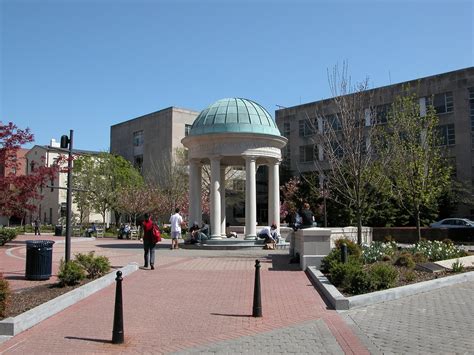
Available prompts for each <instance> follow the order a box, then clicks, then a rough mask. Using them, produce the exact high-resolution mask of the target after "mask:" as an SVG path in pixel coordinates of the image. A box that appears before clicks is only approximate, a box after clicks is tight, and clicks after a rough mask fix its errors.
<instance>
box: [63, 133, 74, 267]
mask: <svg viewBox="0 0 474 355" xmlns="http://www.w3.org/2000/svg"><path fill="white" fill-rule="evenodd" d="M73 133H74V131H73V130H72V129H71V130H70V131H69V137H68V136H66V135H64V136H61V148H69V151H68V159H67V197H66V263H67V262H69V260H71V204H72V137H73Z"/></svg>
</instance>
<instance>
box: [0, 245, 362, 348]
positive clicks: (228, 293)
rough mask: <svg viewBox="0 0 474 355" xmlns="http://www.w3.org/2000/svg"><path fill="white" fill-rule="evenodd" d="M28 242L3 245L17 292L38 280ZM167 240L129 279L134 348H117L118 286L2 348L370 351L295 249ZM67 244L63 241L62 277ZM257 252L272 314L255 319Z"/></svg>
mask: <svg viewBox="0 0 474 355" xmlns="http://www.w3.org/2000/svg"><path fill="white" fill-rule="evenodd" d="M28 238H29V237H20V238H18V239H17V240H16V241H15V244H13V245H9V247H10V248H6V249H2V253H3V254H4V255H2V260H6V262H5V263H3V262H2V265H1V269H0V270H1V271H2V272H4V274H5V275H6V277H7V278H9V280H10V281H11V283H12V285H13V288H14V289H21V288H24V287H27V285H30V283H31V281H25V280H22V277H23V276H24V259H23V258H24V253H25V246H24V245H22V244H21V243H22V242H24V240H26V239H28ZM42 238H44V236H42ZM51 238H55V239H54V240H58V237H51ZM30 239H31V238H30ZM61 240H63V238H61ZM61 240H59V241H61ZM166 243H168V241H165V242H164V244H161V245H159V248H158V249H157V253H156V254H157V255H156V256H157V261H156V270H153V271H152V270H138V271H137V272H135V273H133V274H131V275H129V276H128V277H126V278H125V279H124V281H123V285H122V287H123V307H124V334H125V344H123V345H113V344H111V338H112V325H113V312H114V299H115V287H114V285H112V286H109V287H107V288H105V289H103V290H101V291H99V292H97V293H95V294H93V295H92V296H90V297H88V298H86V299H84V300H83V301H80V302H79V303H76V304H75V305H73V306H71V307H69V308H68V309H66V310H64V311H62V312H60V313H58V314H56V315H55V316H53V317H51V318H49V319H47V320H45V321H43V322H42V323H40V324H38V325H37V326H34V327H33V328H31V329H29V330H27V331H25V332H23V333H21V334H19V335H17V336H15V337H13V338H12V339H10V340H8V341H6V342H4V343H3V344H1V345H0V353H1V354H3V353H5V354H14V353H31V352H32V353H62V354H63V353H75V354H77V353H84V354H85V353H111V352H124V353H174V352H181V353H188V352H190V353H192V352H209V351H210V350H209V349H212V348H213V347H217V348H216V352H219V349H225V346H226V345H225V344H226V343H225V342H229V341H230V342H232V348H231V350H229V351H231V352H246V351H250V352H252V353H274V352H290V351H296V352H298V353H348V354H351V353H354V354H364V353H368V351H367V348H366V347H365V346H364V345H363V343H362V342H361V341H360V340H359V339H358V337H357V336H356V334H355V333H354V331H353V330H352V328H351V327H350V326H348V325H347V323H346V322H345V321H344V320H343V318H342V317H341V316H340V315H339V314H338V313H337V312H336V311H334V310H330V309H328V308H327V306H326V304H325V303H324V301H323V299H322V298H321V296H320V295H319V293H318V292H317V291H316V289H315V288H314V287H313V285H312V284H311V282H310V281H309V279H308V277H307V275H306V274H305V273H304V272H302V271H300V270H297V268H296V267H295V266H294V265H291V264H288V259H289V258H288V255H287V253H288V252H287V251H275V252H273V251H271V253H272V254H271V255H268V251H264V250H259V251H246V252H242V251H212V252H209V251H207V252H204V251H201V250H181V249H180V250H169V249H168V248H166V247H167V245H166ZM62 246H63V244H61V243H56V244H55V245H54V252H53V273H55V272H56V271H54V270H57V265H58V263H59V260H60V258H61V257H62V256H63V255H64V249H63V248H62ZM12 248H13V249H12ZM72 250H73V254H74V253H77V252H88V251H91V250H95V251H96V253H98V254H102V255H107V256H108V257H109V258H110V260H111V262H112V264H113V265H114V266H124V265H126V264H128V263H129V262H138V263H139V264H140V265H141V264H142V263H143V260H142V258H143V251H142V246H141V243H140V242H138V241H127V240H116V239H111V240H107V239H106V238H104V239H100V240H73V242H72ZM256 258H258V259H259V260H261V265H262V267H261V272H260V279H261V290H262V312H263V317H262V318H254V317H252V316H251V314H252V302H253V292H254V277H255V259H256ZM22 273H23V274H22ZM49 282H54V277H53V278H52V279H51V280H50V281H49ZM34 283H35V282H34ZM223 344H224V345H223ZM222 346H224V348H222ZM232 349H233V350H232ZM210 352H212V351H210ZM224 352H227V350H225V351H224Z"/></svg>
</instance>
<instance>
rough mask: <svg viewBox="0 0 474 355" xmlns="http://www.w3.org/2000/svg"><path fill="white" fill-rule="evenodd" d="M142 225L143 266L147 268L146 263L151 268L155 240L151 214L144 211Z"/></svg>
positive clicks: (153, 263) (153, 262) (152, 265)
mask: <svg viewBox="0 0 474 355" xmlns="http://www.w3.org/2000/svg"><path fill="white" fill-rule="evenodd" d="M142 226H143V249H144V251H145V255H144V257H145V265H144V266H143V267H144V268H148V264H149V265H150V268H151V269H152V270H154V269H155V245H156V243H155V241H154V238H153V221H152V220H151V216H150V215H149V214H148V213H146V214H145V220H144V221H143V223H142Z"/></svg>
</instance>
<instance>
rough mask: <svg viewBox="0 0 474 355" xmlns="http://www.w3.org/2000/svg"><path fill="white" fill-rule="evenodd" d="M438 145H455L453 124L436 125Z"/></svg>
mask: <svg viewBox="0 0 474 355" xmlns="http://www.w3.org/2000/svg"><path fill="white" fill-rule="evenodd" d="M438 134H439V145H441V146H444V145H455V144H456V137H455V135H454V124H446V125H440V126H438Z"/></svg>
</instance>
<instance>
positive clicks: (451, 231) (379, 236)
mask: <svg viewBox="0 0 474 355" xmlns="http://www.w3.org/2000/svg"><path fill="white" fill-rule="evenodd" d="M389 236H390V237H392V238H393V239H394V240H395V241H396V242H397V243H407V244H413V243H416V242H417V240H418V235H417V233H416V227H390V228H388V227H387V228H381V227H375V228H373V231H372V237H373V240H374V241H380V242H383V241H385V237H389ZM421 237H422V238H424V239H427V240H444V239H450V240H452V241H453V242H454V243H456V244H468V243H469V244H474V228H429V227H423V228H421Z"/></svg>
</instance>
